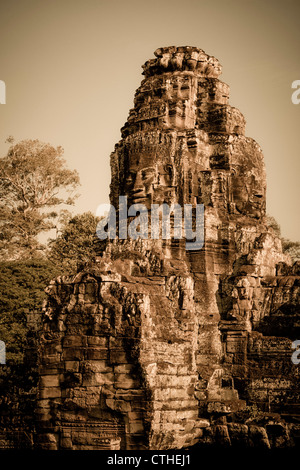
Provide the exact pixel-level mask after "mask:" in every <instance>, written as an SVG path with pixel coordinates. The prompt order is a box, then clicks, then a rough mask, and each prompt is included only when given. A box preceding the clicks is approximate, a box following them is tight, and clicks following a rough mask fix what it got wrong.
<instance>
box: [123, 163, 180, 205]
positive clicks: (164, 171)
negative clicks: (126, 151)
mask: <svg viewBox="0 0 300 470" xmlns="http://www.w3.org/2000/svg"><path fill="white" fill-rule="evenodd" d="M172 180H173V168H172V166H171V165H163V164H162V163H155V164H154V165H153V166H148V167H143V168H140V167H139V166H137V165H131V166H130V168H129V171H128V174H127V177H126V180H125V193H126V194H127V196H128V198H129V203H130V204H144V205H146V207H148V208H150V205H151V204H154V203H155V204H162V203H163V202H166V203H167V204H171V203H172V202H173V199H174V194H175V188H174V186H172V183H173V182H172Z"/></svg>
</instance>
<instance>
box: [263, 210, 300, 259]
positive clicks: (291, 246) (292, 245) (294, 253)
mask: <svg viewBox="0 0 300 470" xmlns="http://www.w3.org/2000/svg"><path fill="white" fill-rule="evenodd" d="M266 222H267V225H268V226H269V227H271V228H272V229H273V230H274V232H275V234H276V235H277V237H279V238H280V239H281V243H282V251H283V253H286V254H288V255H289V256H290V257H291V259H292V261H293V262H295V261H298V260H300V242H293V241H292V240H289V239H288V238H283V237H282V236H281V228H280V225H279V223H278V222H277V221H276V219H275V218H274V217H272V216H271V215H267V216H266Z"/></svg>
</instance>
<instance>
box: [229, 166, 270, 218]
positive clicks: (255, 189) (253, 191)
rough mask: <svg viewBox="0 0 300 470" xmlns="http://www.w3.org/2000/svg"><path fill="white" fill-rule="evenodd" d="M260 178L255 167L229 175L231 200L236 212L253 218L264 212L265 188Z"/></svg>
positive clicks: (261, 176)
mask: <svg viewBox="0 0 300 470" xmlns="http://www.w3.org/2000/svg"><path fill="white" fill-rule="evenodd" d="M262 178H263V175H259V174H258V170H257V169H252V170H251V171H249V172H245V173H235V174H233V175H232V176H231V185H232V186H231V187H232V201H233V202H234V203H235V207H236V211H237V212H238V213H240V214H243V215H248V216H249V217H254V218H260V217H261V216H262V215H263V214H264V211H265V201H266V189H265V187H264V185H263V184H262Z"/></svg>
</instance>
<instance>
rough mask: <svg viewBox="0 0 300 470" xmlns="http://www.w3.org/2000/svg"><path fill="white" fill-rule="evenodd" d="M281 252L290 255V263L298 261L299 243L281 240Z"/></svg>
mask: <svg viewBox="0 0 300 470" xmlns="http://www.w3.org/2000/svg"><path fill="white" fill-rule="evenodd" d="M281 242H282V250H283V252H284V253H287V254H288V255H290V257H291V259H292V261H300V242H293V241H292V240H289V239H288V238H282V239H281Z"/></svg>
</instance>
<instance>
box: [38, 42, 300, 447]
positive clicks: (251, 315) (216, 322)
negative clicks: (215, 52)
mask: <svg viewBox="0 0 300 470" xmlns="http://www.w3.org/2000/svg"><path fill="white" fill-rule="evenodd" d="M220 73H221V66H220V64H219V62H218V60H217V59H215V58H214V57H211V56H209V55H207V54H206V53H205V52H204V51H203V50H201V49H198V48H195V47H165V48H161V49H158V50H156V51H155V58H154V59H151V60H149V61H147V62H146V63H145V65H144V66H143V75H144V77H145V78H144V79H143V81H142V83H141V85H140V87H139V88H138V90H137V91H136V94H135V98H134V108H133V109H132V110H131V111H130V113H129V117H128V120H127V122H126V124H125V126H124V127H123V128H122V139H121V140H120V142H119V143H118V144H117V145H116V146H115V150H114V152H113V153H112V155H111V186H110V200H111V204H112V205H113V206H114V207H118V203H119V196H124V195H126V196H127V197H128V203H129V204H133V203H143V204H145V205H146V206H147V207H148V208H150V205H151V204H152V203H157V204H161V203H163V202H165V203H167V204H169V205H171V204H172V203H178V204H180V205H181V207H183V205H184V204H192V205H194V206H195V205H196V204H204V207H205V243H204V247H203V248H202V249H200V250H197V251H195V250H186V247H185V241H184V240H175V239H171V240H163V239H159V240H151V239H147V240H143V239H140V240H131V239H127V240H120V239H115V240H112V241H107V243H106V244H105V246H104V247H103V249H102V250H100V251H99V256H98V257H97V259H96V260H94V261H91V263H90V264H89V265H88V266H86V268H85V269H84V270H83V271H81V272H79V273H77V274H76V275H74V276H73V277H68V278H67V277H60V278H58V279H56V280H54V281H52V283H51V285H50V286H49V288H48V300H47V303H46V305H45V309H44V313H43V331H42V334H41V342H40V353H39V356H40V381H39V397H38V398H39V400H38V408H37V419H38V426H39V432H38V439H37V443H36V446H37V447H41V448H44V449H172V448H182V447H189V446H193V445H209V444H221V445H223V444H227V445H233V446H234V445H245V446H266V447H272V446H273V447H274V446H277V447H278V446H286V445H295V444H296V443H297V440H298V436H299V430H300V425H299V424H297V422H298V421H297V416H299V415H298V413H299V385H298V375H299V367H298V366H297V365H295V364H293V362H292V361H291V356H292V352H293V351H292V348H291V344H292V341H293V340H294V339H296V337H295V334H296V333H295V332H296V331H298V330H299V329H298V330H297V329H296V321H297V320H298V322H299V313H298V312H299V311H297V307H296V305H297V299H298V292H299V287H298V283H299V277H297V274H299V272H298V271H299V264H294V265H292V263H291V261H290V259H289V258H288V257H287V256H286V255H284V254H283V253H282V249H281V242H280V240H279V239H278V238H277V236H276V235H275V233H274V232H273V230H272V229H271V228H269V227H268V225H267V224H266V216H265V206H266V176H265V167H264V161H263V155H262V151H261V149H260V147H259V145H258V144H257V143H256V142H255V141H254V140H253V139H251V138H249V137H245V134H244V130H245V119H244V117H243V115H242V114H241V112H240V111H239V110H238V109H236V108H233V107H232V106H230V105H229V104H228V97H229V87H228V85H226V84H225V83H223V82H222V81H220V80H219V78H218V77H219V75H220ZM297 270H298V271H297ZM282 324H284V325H285V328H284V331H285V335H283V336H282V333H281V332H282ZM251 409H252V410H256V413H257V416H260V418H261V420H260V421H259V420H258V418H257V419H255V416H254V415H253V413H252V415H251V416H250V415H249V414H248V415H247V413H248V412H249V410H251ZM243 413H244V414H243ZM243 416H244V418H243ZM247 416H248V418H247ZM249 416H250V417H249ZM246 418H247V419H246Z"/></svg>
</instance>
